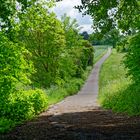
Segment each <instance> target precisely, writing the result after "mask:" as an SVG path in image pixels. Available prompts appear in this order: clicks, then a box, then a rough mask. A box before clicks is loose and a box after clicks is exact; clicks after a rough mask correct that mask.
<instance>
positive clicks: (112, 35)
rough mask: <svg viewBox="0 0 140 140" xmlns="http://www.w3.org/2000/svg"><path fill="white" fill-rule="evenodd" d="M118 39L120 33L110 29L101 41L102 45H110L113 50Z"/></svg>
mask: <svg viewBox="0 0 140 140" xmlns="http://www.w3.org/2000/svg"><path fill="white" fill-rule="evenodd" d="M119 39H120V33H119V30H117V29H112V30H111V31H109V32H108V33H106V34H105V35H104V37H103V39H102V42H103V44H109V45H112V46H113V48H115V47H116V44H117V42H118V41H119Z"/></svg>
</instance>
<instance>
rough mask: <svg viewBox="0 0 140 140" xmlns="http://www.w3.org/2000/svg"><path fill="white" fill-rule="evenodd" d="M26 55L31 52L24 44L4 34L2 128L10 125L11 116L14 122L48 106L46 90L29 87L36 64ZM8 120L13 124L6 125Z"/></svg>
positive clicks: (0, 50)
mask: <svg viewBox="0 0 140 140" xmlns="http://www.w3.org/2000/svg"><path fill="white" fill-rule="evenodd" d="M24 54H28V51H27V50H26V49H25V48H24V47H23V46H20V45H19V44H17V43H13V42H11V41H10V40H9V39H8V38H7V37H5V36H4V35H3V34H2V33H1V34H0V87H1V88H0V118H3V117H4V122H3V123H1V125H2V126H1V127H2V128H1V131H4V130H7V129H9V128H10V126H11V123H12V122H11V121H10V119H11V118H12V120H13V124H14V123H15V122H19V121H23V120H26V119H30V118H32V117H33V116H35V115H36V114H38V113H39V112H41V111H43V109H44V108H45V107H46V97H45V95H44V93H43V91H41V90H27V91H26V90H25V87H26V86H27V85H28V84H29V83H30V80H29V77H30V74H31V73H32V72H33V67H32V64H31V63H30V61H28V62H27V61H26V60H25V58H24ZM19 85H20V86H19ZM7 119H8V120H7ZM8 121H9V125H8V126H4V125H5V124H6V123H8Z"/></svg>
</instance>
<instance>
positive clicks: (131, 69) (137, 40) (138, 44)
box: [124, 33, 140, 84]
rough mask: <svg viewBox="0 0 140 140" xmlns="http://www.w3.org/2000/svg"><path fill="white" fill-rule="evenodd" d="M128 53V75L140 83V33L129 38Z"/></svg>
mask: <svg viewBox="0 0 140 140" xmlns="http://www.w3.org/2000/svg"><path fill="white" fill-rule="evenodd" d="M128 43H129V44H128V48H129V49H128V53H127V54H126V56H125V60H124V63H125V67H126V68H128V73H127V74H128V75H129V76H130V77H131V78H132V79H133V81H134V82H135V83H137V84H140V64H139V63H140V33H137V34H136V35H134V36H132V37H131V38H130V39H129V40H128Z"/></svg>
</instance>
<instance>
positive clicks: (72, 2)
mask: <svg viewBox="0 0 140 140" xmlns="http://www.w3.org/2000/svg"><path fill="white" fill-rule="evenodd" d="M79 4H81V0H63V1H60V2H57V3H56V7H55V8H53V11H54V12H55V13H56V15H57V17H58V18H59V19H60V17H61V16H62V15H64V13H66V14H67V15H68V16H70V17H71V18H76V19H77V21H78V24H79V25H80V27H83V28H82V29H81V32H83V31H87V32H88V33H92V28H91V25H92V19H91V17H90V16H89V15H86V16H82V13H79V11H78V10H77V9H74V8H73V7H74V6H76V5H79Z"/></svg>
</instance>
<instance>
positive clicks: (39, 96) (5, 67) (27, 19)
mask: <svg viewBox="0 0 140 140" xmlns="http://www.w3.org/2000/svg"><path fill="white" fill-rule="evenodd" d="M7 2H8V3H7V4H6V5H8V6H10V5H9V4H10V3H12V2H13V3H12V4H13V5H11V6H12V8H15V2H16V1H15V0H14V1H12V2H10V1H8V0H7ZM18 2H19V3H18V4H19V6H21V9H14V10H15V11H13V9H11V10H12V11H11V13H9V14H10V15H9V17H8V20H7V19H6V20H7V23H9V24H8V25H6V24H4V25H5V27H9V28H7V30H8V31H6V30H3V32H4V31H6V32H5V33H2V32H1V33H0V87H1V88H0V95H1V96H0V131H1V132H4V131H6V130H8V129H10V127H13V126H15V125H16V124H17V123H19V124H20V123H21V122H23V121H25V120H29V119H31V118H33V117H34V116H36V115H37V114H39V113H40V112H41V111H43V110H44V109H45V108H46V107H47V106H48V105H50V104H52V103H56V102H58V101H60V100H62V99H64V98H65V97H66V96H68V95H73V94H75V93H77V92H78V91H79V90H80V88H81V86H82V84H83V82H84V80H85V79H86V78H87V76H88V74H89V72H90V70H91V68H92V65H93V57H94V49H93V46H92V45H91V44H90V43H89V42H88V41H84V40H83V38H82V37H81V35H79V30H80V28H79V26H78V24H77V21H76V20H71V19H70V17H67V16H66V15H64V16H63V17H62V22H61V21H59V20H58V19H57V18H56V15H55V14H54V13H51V12H50V11H49V10H48V8H49V7H51V6H52V5H53V4H54V2H53V1H51V2H48V1H47V2H45V1H44V0H43V1H37V2H36V0H31V1H26V0H25V1H24V0H23V1H21V0H19V1H18ZM26 2H27V3H26ZM20 4H22V5H20ZM26 4H27V5H26ZM2 6H3V5H2ZM0 8H1V7H0ZM5 12H6V11H5ZM3 20H4V19H3ZM6 20H5V22H6ZM3 28H4V27H3ZM5 36H7V37H5ZM31 87H34V89H32V88H31ZM36 87H43V88H45V89H46V88H49V87H50V89H48V90H47V93H46V94H47V95H48V97H47V98H46V95H45V94H44V91H42V90H41V89H36ZM47 99H48V100H47ZM11 119H12V121H11ZM2 121H3V122H2ZM8 123H9V124H8Z"/></svg>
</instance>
